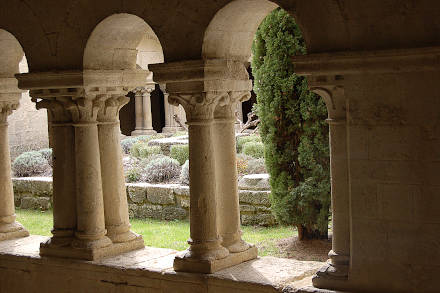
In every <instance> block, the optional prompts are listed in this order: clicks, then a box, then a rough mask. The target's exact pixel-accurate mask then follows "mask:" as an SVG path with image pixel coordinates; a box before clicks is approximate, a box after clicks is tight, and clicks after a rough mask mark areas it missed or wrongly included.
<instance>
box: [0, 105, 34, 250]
mask: <svg viewBox="0 0 440 293" xmlns="http://www.w3.org/2000/svg"><path fill="white" fill-rule="evenodd" d="M17 107H18V101H0V202H1V204H0V241H3V240H8V239H14V238H19V237H26V236H29V232H28V231H27V230H26V229H25V228H24V227H23V226H22V225H21V224H20V223H18V222H17V221H16V220H15V205H14V191H13V189H12V179H11V158H10V154H9V140H8V123H7V117H8V116H9V115H10V114H11V113H12V111H13V110H15V109H17Z"/></svg>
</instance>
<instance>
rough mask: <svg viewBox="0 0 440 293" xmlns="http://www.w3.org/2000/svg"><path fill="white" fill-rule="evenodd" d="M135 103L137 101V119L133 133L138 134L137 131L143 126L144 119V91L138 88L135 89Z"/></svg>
mask: <svg viewBox="0 0 440 293" xmlns="http://www.w3.org/2000/svg"><path fill="white" fill-rule="evenodd" d="M133 92H134V103H135V119H136V128H135V130H134V131H133V133H132V135H136V133H138V132H139V133H140V132H141V131H142V128H143V125H142V124H143V119H142V112H143V110H142V102H143V101H142V91H141V90H140V89H138V88H136V89H135V90H134V91H133Z"/></svg>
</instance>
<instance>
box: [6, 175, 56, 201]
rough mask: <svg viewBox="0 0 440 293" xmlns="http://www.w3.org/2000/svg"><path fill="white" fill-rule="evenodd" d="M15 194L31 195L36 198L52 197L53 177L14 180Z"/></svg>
mask: <svg viewBox="0 0 440 293" xmlns="http://www.w3.org/2000/svg"><path fill="white" fill-rule="evenodd" d="M12 183H13V186H14V193H31V194H32V195H35V196H44V197H50V196H52V192H53V190H52V178H51V177H26V178H13V179H12Z"/></svg>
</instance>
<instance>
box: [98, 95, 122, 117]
mask: <svg viewBox="0 0 440 293" xmlns="http://www.w3.org/2000/svg"><path fill="white" fill-rule="evenodd" d="M129 101H130V98H129V97H126V96H117V95H112V96H110V97H109V98H107V99H106V100H105V102H104V103H103V104H102V106H101V108H100V109H99V112H98V121H99V122H118V121H119V111H120V110H121V108H122V107H123V106H124V105H126V104H127V103H128V102H129Z"/></svg>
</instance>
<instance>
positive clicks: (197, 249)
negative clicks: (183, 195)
mask: <svg viewBox="0 0 440 293" xmlns="http://www.w3.org/2000/svg"><path fill="white" fill-rule="evenodd" d="M220 98H221V96H219V95H217V94H215V93H199V94H197V93H196V94H190V95H176V96H172V97H170V101H171V102H174V104H175V105H176V104H177V103H180V104H182V105H183V107H184V108H185V110H186V111H187V115H188V117H189V119H188V125H189V129H188V133H189V160H190V162H191V163H190V167H189V174H190V182H191V184H190V194H191V198H190V206H191V207H192V208H190V236H191V238H190V240H189V241H188V243H189V244H190V248H189V250H188V252H187V253H186V254H185V255H184V256H183V257H182V258H180V259H179V258H176V260H175V262H174V269H175V270H177V271H183V270H184V271H188V270H190V271H195V272H196V271H200V272H206V271H210V270H211V269H212V261H215V260H219V259H223V258H225V257H227V256H228V254H229V251H228V250H227V249H225V248H224V247H222V246H221V238H220V235H219V231H218V227H217V204H216V182H215V180H216V174H215V171H216V169H215V156H214V144H213V139H212V131H213V122H214V120H213V118H214V109H215V106H216V105H217V103H218V101H219V99H220ZM191 259H194V260H199V261H201V262H199V263H194V265H193V267H192V268H191V267H190V266H189V264H191V262H192V261H190V262H189V263H188V262H185V261H186V260H191Z"/></svg>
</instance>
